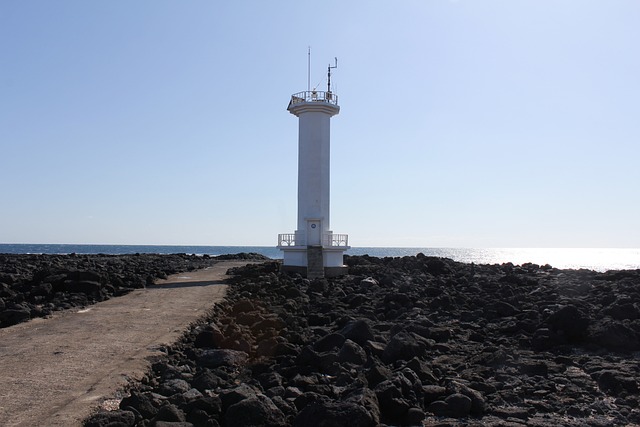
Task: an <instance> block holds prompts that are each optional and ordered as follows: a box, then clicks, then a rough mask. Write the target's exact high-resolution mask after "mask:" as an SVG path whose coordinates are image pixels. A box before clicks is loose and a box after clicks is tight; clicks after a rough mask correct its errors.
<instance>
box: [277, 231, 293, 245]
mask: <svg viewBox="0 0 640 427" xmlns="http://www.w3.org/2000/svg"><path fill="white" fill-rule="evenodd" d="M295 245H296V235H295V234H294V233H288V234H278V246H295Z"/></svg>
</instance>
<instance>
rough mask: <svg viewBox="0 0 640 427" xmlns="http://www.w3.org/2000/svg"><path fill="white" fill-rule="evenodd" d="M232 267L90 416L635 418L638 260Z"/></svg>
mask: <svg viewBox="0 0 640 427" xmlns="http://www.w3.org/2000/svg"><path fill="white" fill-rule="evenodd" d="M346 262H347V263H348V264H349V266H350V275H348V276H344V277H341V278H336V279H330V280H324V279H323V280H313V281H309V280H307V279H304V278H302V277H300V276H295V277H292V276H288V275H285V274H281V273H278V272H277V264H276V263H265V264H260V265H251V266H247V267H244V268H241V269H237V270H236V271H235V273H236V275H235V276H234V277H233V279H232V285H231V287H230V291H229V292H228V297H227V298H226V300H225V302H224V303H222V304H220V305H218V306H216V308H215V309H214V311H213V313H212V316H211V317H210V318H209V319H208V320H206V321H204V322H203V323H201V324H198V325H194V326H193V327H192V328H191V329H190V330H189V331H188V332H187V333H186V335H185V337H184V339H183V340H182V341H181V342H179V343H177V344H176V345H175V346H173V347H172V348H169V349H167V355H166V357H165V358H164V359H163V360H159V361H157V362H156V363H155V364H154V365H153V370H152V372H150V373H149V375H148V377H147V378H146V380H145V381H143V382H142V383H140V384H134V385H132V387H131V389H130V390H129V392H128V393H127V397H125V398H124V399H122V401H121V402H120V409H119V410H116V411H111V412H100V413H98V414H96V415H95V416H94V417H93V418H91V419H90V420H88V421H87V423H86V426H105V425H112V424H109V423H110V422H118V423H119V424H113V425H122V426H134V425H137V426H192V425H193V426H208V427H215V426H224V427H236V426H237V427H239V426H300V427H302V426H306V427H309V426H311V427H313V426H345V427H346V426H349V427H360V426H362V427H364V426H376V425H429V426H467V425H469V426H473V425H478V426H480V425H481V426H525V425H526V426H560V425H561V426H624V425H640V411H639V409H638V408H639V407H640V392H639V389H638V387H639V377H640V357H639V355H640V353H639V352H640V340H639V338H640V311H639V309H640V306H639V304H640V271H638V270H636V271H610V272H606V273H597V272H593V271H586V270H578V271H574V270H558V269H555V268H552V267H550V266H538V265H533V264H525V265H522V266H514V265H512V264H503V265H473V264H462V263H457V262H454V261H452V260H449V259H440V258H432V257H426V256H423V255H418V256H416V257H404V258H383V259H378V258H371V257H367V256H362V257H347V260H346Z"/></svg>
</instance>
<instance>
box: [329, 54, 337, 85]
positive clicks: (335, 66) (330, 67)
mask: <svg viewBox="0 0 640 427" xmlns="http://www.w3.org/2000/svg"><path fill="white" fill-rule="evenodd" d="M334 59H335V60H336V65H334V66H333V67H332V66H331V64H329V67H328V68H327V92H328V93H331V69H332V68H338V58H337V57H334Z"/></svg>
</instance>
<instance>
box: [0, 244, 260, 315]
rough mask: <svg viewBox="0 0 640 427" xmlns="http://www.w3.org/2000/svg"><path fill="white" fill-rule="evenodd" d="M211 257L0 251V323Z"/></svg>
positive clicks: (81, 301)
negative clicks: (43, 253) (9, 252)
mask: <svg viewBox="0 0 640 427" xmlns="http://www.w3.org/2000/svg"><path fill="white" fill-rule="evenodd" d="M229 257H233V256H232V255H230V256H229ZM252 257H253V255H252V256H251V257H249V256H247V257H245V258H243V259H252ZM215 262H217V261H216V260H215V259H213V258H210V257H198V256H194V255H184V254H174V255H155V254H145V255H140V254H136V255H73V254H72V255H14V254H0V301H1V302H0V327H7V326H11V325H14V324H16V323H20V322H25V321H28V320H29V319H31V318H33V317H43V316H47V315H49V314H51V312H52V311H56V310H64V309H69V308H72V307H78V306H85V305H89V304H93V303H96V302H99V301H103V300H105V299H109V298H112V297H116V296H121V295H125V294H127V293H128V292H130V291H131V290H132V289H135V288H142V287H144V286H146V285H147V284H149V283H152V282H153V281H154V280H155V279H162V278H166V277H167V275H169V274H174V273H178V272H184V271H192V270H195V269H199V268H204V267H208V266H210V265H212V264H214V263H215Z"/></svg>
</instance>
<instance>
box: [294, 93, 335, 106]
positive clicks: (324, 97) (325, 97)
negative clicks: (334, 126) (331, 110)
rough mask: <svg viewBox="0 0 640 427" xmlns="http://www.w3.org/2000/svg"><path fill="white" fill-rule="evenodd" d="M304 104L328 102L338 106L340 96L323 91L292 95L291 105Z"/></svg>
mask: <svg viewBox="0 0 640 427" xmlns="http://www.w3.org/2000/svg"><path fill="white" fill-rule="evenodd" d="M302 102H328V103H329V104H332V105H338V95H336V94H335V93H333V92H327V91H323V90H305V91H303V92H298V93H294V94H293V95H291V104H300V103H302Z"/></svg>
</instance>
